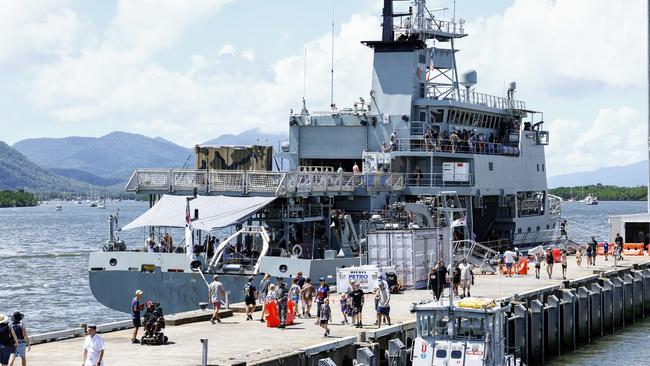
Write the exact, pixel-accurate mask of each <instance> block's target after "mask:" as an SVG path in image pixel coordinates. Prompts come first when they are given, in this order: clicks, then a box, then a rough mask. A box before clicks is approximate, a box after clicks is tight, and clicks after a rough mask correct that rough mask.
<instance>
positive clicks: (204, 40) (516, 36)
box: [0, 0, 648, 176]
mask: <svg viewBox="0 0 650 366" xmlns="http://www.w3.org/2000/svg"><path fill="white" fill-rule="evenodd" d="M381 3H382V1H381V0H274V1H269V0H183V1H177V0H112V1H111V0H104V1H94V0H2V1H0V112H1V113H2V117H1V118H0V131H2V132H1V133H0V140H2V141H5V142H7V143H8V144H13V143H15V142H17V141H19V140H22V139H26V138H34V137H66V136H94V137H99V136H102V135H105V134H108V133H110V132H112V131H117V130H119V131H127V132H133V133H139V134H143V135H146V136H150V137H156V136H160V137H163V138H166V139H168V140H171V141H173V142H175V143H178V144H180V145H184V146H188V147H189V146H194V145H195V144H197V143H201V142H204V141H206V140H209V139H211V138H214V137H217V136H220V135H222V134H225V133H239V132H242V131H244V130H247V129H250V128H259V129H261V130H262V131H264V132H286V131H287V129H288V116H289V112H290V110H291V109H292V108H293V109H294V110H299V109H300V108H301V99H302V96H303V94H304V96H305V98H306V100H307V103H308V107H309V109H310V110H316V111H317V110H326V109H327V106H328V105H329V93H330V90H329V84H330V82H329V78H330V71H329V70H330V62H331V24H332V19H333V20H334V23H335V31H334V43H335V53H334V60H335V61H334V65H335V86H334V92H335V98H334V99H335V101H336V103H337V105H338V106H351V105H352V103H353V102H354V101H355V100H357V99H358V97H364V96H365V97H366V99H368V98H367V95H368V93H369V91H370V77H371V67H372V52H371V50H370V49H368V48H366V47H365V46H363V45H361V44H360V41H363V40H377V39H379V38H380V36H381V29H380V24H381V19H380V14H381V7H382V4H381ZM455 3H456V16H457V18H463V19H465V20H466V23H465V30H466V32H467V33H468V34H469V36H468V37H465V38H463V39H461V40H459V41H458V43H457V48H458V49H460V52H458V54H457V59H458V67H459V71H460V73H462V72H465V71H469V70H477V72H478V84H477V86H476V90H477V91H479V92H483V93H489V94H494V95H499V96H502V95H503V94H504V85H507V84H509V82H510V81H516V82H517V86H518V89H517V95H516V98H517V99H522V100H525V101H526V104H527V107H528V108H531V109H534V110H538V111H543V112H544V121H545V124H544V126H545V128H546V129H548V130H549V131H550V145H549V146H548V148H547V150H546V153H547V172H548V174H549V176H553V175H558V174H565V173H571V172H579V171H589V170H595V169H598V168H601V167H607V166H618V165H626V164H630V163H634V162H637V161H640V160H644V159H647V154H646V151H647V150H646V149H647V139H646V136H647V103H648V99H647V69H646V67H647V66H646V65H647V64H648V62H647V48H646V47H647V40H646V32H647V28H646V24H647V19H646V16H647V9H646V5H644V2H643V1H642V0H625V1H609V0H490V1H485V0H456V2H455ZM453 4H454V1H453V0H429V1H428V6H429V8H431V9H433V8H444V7H447V8H448V9H447V10H442V11H440V12H438V13H437V14H439V16H443V17H444V16H446V17H451V16H452V15H453ZM305 70H306V72H305ZM303 75H305V77H303Z"/></svg>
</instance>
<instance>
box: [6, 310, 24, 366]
mask: <svg viewBox="0 0 650 366" xmlns="http://www.w3.org/2000/svg"><path fill="white" fill-rule="evenodd" d="M23 318H24V316H23V314H21V313H20V312H19V311H16V312H15V313H14V314H13V315H12V317H11V319H10V318H9V317H8V316H6V315H4V314H0V365H2V366H7V365H9V366H13V364H14V361H15V360H16V358H20V361H21V363H22V365H23V366H25V365H27V357H26V352H27V351H28V350H31V348H32V343H31V341H30V339H29V336H28V335H27V326H26V325H25V324H24V323H23V322H22V320H23Z"/></svg>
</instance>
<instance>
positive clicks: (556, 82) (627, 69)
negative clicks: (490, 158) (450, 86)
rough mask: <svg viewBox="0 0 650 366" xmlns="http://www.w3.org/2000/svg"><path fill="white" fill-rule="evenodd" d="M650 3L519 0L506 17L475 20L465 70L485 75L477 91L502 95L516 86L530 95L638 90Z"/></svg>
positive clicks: (463, 55)
mask: <svg viewBox="0 0 650 366" xmlns="http://www.w3.org/2000/svg"><path fill="white" fill-rule="evenodd" d="M644 3H645V2H644V1H641V0H629V1H609V0H555V1H551V0H515V2H514V4H513V5H512V6H511V7H509V8H508V9H507V10H506V11H505V13H504V14H502V15H498V16H492V17H489V18H480V19H475V20H472V19H470V20H469V22H468V23H467V25H466V30H467V32H468V33H469V34H470V36H469V37H468V38H467V40H461V41H459V43H458V47H459V48H460V49H461V50H462V52H460V53H459V60H460V62H459V64H460V66H461V67H462V68H463V69H477V70H478V71H479V86H478V87H479V89H485V88H487V89H488V90H489V91H490V92H492V93H494V92H496V93H498V94H501V88H502V84H503V82H504V81H505V82H508V81H510V80H517V82H518V84H519V85H520V86H521V88H520V89H523V90H522V93H524V94H526V95H533V94H534V93H537V92H539V93H545V94H549V95H552V94H562V95H575V94H574V93H575V91H576V90H579V91H581V92H584V91H585V90H588V89H589V88H591V89H592V91H598V90H599V89H600V88H594V86H601V87H613V88H629V87H633V88H639V87H640V86H642V85H643V83H642V82H640V81H642V80H645V71H644V68H643V67H640V66H641V65H643V64H644V63H643V62H644V61H645V55H646V52H647V51H646V50H647V48H646V47H647V42H645V34H646V28H645V24H646V19H645V18H644V16H645V13H646V6H645V5H644ZM524 90H525V91H524Z"/></svg>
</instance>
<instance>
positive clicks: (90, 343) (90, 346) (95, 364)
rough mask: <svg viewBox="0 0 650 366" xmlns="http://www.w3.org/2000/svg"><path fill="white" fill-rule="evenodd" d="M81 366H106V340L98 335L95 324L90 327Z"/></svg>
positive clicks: (85, 340)
mask: <svg viewBox="0 0 650 366" xmlns="http://www.w3.org/2000/svg"><path fill="white" fill-rule="evenodd" d="M81 366H104V339H103V338H102V337H101V336H100V335H99V334H97V326H96V325H94V324H92V325H89V326H88V335H87V336H86V338H85V339H84V345H83V361H82V363H81Z"/></svg>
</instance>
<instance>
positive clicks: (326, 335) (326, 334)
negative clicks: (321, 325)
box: [325, 329, 330, 337]
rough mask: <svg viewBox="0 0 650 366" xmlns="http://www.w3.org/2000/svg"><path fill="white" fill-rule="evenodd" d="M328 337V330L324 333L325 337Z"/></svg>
mask: <svg viewBox="0 0 650 366" xmlns="http://www.w3.org/2000/svg"><path fill="white" fill-rule="evenodd" d="M329 335H330V330H329V329H328V330H326V331H325V337H328V336H329Z"/></svg>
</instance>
